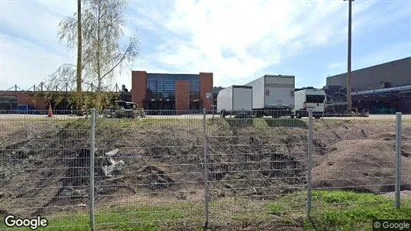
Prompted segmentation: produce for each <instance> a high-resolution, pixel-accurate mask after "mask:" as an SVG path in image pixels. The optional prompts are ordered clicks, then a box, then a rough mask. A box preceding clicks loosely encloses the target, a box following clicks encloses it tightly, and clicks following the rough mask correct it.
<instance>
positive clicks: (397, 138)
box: [395, 112, 402, 209]
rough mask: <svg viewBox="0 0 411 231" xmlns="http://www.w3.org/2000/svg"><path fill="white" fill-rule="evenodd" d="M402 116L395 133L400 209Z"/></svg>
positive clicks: (398, 206)
mask: <svg viewBox="0 0 411 231" xmlns="http://www.w3.org/2000/svg"><path fill="white" fill-rule="evenodd" d="M401 126H402V115H401V112H397V127H396V132H395V150H396V163H395V207H396V208H397V209H399V208H400V207H401V137H402V131H401Z"/></svg>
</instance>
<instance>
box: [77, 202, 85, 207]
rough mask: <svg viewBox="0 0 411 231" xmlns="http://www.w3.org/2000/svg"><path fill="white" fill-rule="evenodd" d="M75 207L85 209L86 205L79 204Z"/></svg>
mask: <svg viewBox="0 0 411 231" xmlns="http://www.w3.org/2000/svg"><path fill="white" fill-rule="evenodd" d="M77 207H87V205H86V204H84V203H81V204H78V205H77Z"/></svg>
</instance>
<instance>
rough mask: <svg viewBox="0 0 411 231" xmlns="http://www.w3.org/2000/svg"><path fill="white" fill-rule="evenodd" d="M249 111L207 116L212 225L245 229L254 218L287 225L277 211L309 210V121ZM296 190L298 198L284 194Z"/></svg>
mask: <svg viewBox="0 0 411 231" xmlns="http://www.w3.org/2000/svg"><path fill="white" fill-rule="evenodd" d="M250 114H252V113H249V114H239V115H237V116H233V115H227V116H226V115H224V117H225V118H224V119H223V118H217V119H214V120H213V119H208V120H207V122H206V123H207V124H206V128H207V133H206V140H207V172H208V183H209V192H210V196H209V203H210V208H209V210H210V223H211V225H212V226H217V227H221V226H223V227H230V226H231V228H232V227H237V228H238V229H241V228H242V227H243V228H244V226H245V227H247V225H250V224H245V223H244V221H247V220H248V221H250V220H251V221H252V222H250V223H254V224H253V225H256V226H252V228H254V229H261V230H265V229H273V228H275V227H278V226H283V225H285V224H284V223H283V220H281V219H278V217H277V218H276V217H275V216H273V215H277V216H278V215H285V216H291V215H293V216H297V217H301V218H302V217H303V216H304V214H305V205H306V200H305V198H306V194H305V193H304V191H305V188H306V170H307V168H306V167H307V165H306V162H307V141H308V139H307V131H308V129H307V128H308V127H307V124H306V123H305V122H304V121H301V120H296V119H290V118H282V119H276V118H275V117H274V118H272V117H271V116H270V117H268V116H267V117H262V118H256V119H254V118H251V117H250ZM294 196H299V198H298V199H297V200H294V204H289V203H288V202H289V198H284V197H294ZM259 223H260V224H262V225H258V224H259ZM286 226H301V224H298V223H297V224H296V223H295V221H292V222H290V223H288V224H286ZM234 229H235V228H234Z"/></svg>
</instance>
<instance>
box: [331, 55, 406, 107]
mask: <svg viewBox="0 0 411 231" xmlns="http://www.w3.org/2000/svg"><path fill="white" fill-rule="evenodd" d="M351 89H352V94H351V95H352V101H353V107H355V108H357V109H358V110H364V109H366V110H368V111H369V112H370V113H377V114H386V113H394V112H396V111H400V112H403V113H411V57H407V58H403V59H399V60H395V61H391V62H387V63H383V64H379V65H375V66H371V67H367V68H363V69H359V70H355V71H353V72H352V82H351ZM324 90H325V91H326V93H327V97H328V101H329V103H330V105H331V107H329V108H330V109H333V110H334V111H338V110H339V109H341V108H346V98H347V97H346V92H347V73H343V74H339V75H335V76H330V77H328V78H327V85H326V86H325V87H324ZM332 105H334V106H335V107H332Z"/></svg>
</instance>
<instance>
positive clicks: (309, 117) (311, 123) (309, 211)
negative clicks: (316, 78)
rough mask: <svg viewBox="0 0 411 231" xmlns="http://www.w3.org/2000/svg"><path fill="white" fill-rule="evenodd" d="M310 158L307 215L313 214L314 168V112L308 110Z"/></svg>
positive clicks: (308, 165) (308, 162)
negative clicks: (312, 176) (312, 172)
mask: <svg viewBox="0 0 411 231" xmlns="http://www.w3.org/2000/svg"><path fill="white" fill-rule="evenodd" d="M307 154H308V158H307V168H308V169H307V217H309V216H310V214H311V198H312V195H311V194H312V185H311V169H312V155H313V112H312V110H311V109H310V110H309V111H308V153H307Z"/></svg>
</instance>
